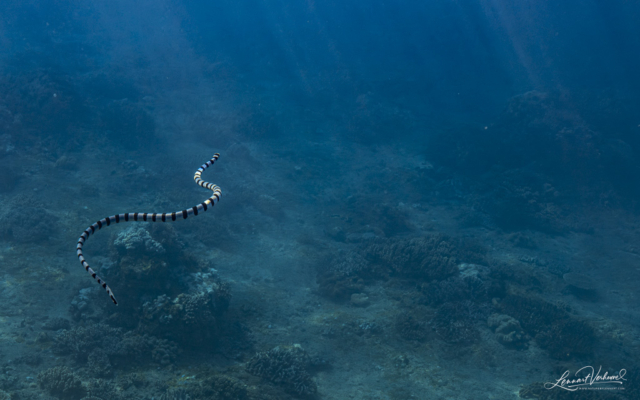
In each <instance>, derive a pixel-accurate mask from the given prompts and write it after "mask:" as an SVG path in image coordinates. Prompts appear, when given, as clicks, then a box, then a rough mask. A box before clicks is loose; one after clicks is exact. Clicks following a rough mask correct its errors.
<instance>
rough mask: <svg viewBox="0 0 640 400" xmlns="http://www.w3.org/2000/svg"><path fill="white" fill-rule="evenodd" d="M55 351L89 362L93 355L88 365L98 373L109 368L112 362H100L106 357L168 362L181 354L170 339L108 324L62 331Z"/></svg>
mask: <svg viewBox="0 0 640 400" xmlns="http://www.w3.org/2000/svg"><path fill="white" fill-rule="evenodd" d="M54 351H55V352H56V353H59V354H68V355H71V356H73V357H75V358H76V359H77V360H78V361H85V360H87V361H89V357H90V356H91V361H90V362H89V363H88V367H89V368H90V370H91V371H92V372H95V373H97V374H98V376H100V374H104V373H108V371H109V367H108V364H105V365H102V366H97V364H96V363H98V362H101V361H100V360H103V361H104V360H105V357H106V360H108V361H109V362H110V364H112V365H116V364H117V365H132V364H134V363H140V362H144V361H149V360H152V361H154V362H157V363H159V364H161V365H167V364H170V363H171V362H173V360H175V358H176V356H177V354H178V348H177V345H176V344H175V343H173V342H171V341H169V340H166V339H158V338H156V337H154V336H149V335H141V334H138V333H135V332H127V333H124V334H123V333H122V330H121V329H116V328H111V327H109V326H108V325H104V324H93V325H89V326H86V327H77V328H74V329H72V330H68V331H67V330H63V331H60V332H59V333H58V335H57V336H56V337H55V338H54Z"/></svg>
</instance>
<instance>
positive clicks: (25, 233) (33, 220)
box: [0, 205, 58, 243]
mask: <svg viewBox="0 0 640 400" xmlns="http://www.w3.org/2000/svg"><path fill="white" fill-rule="evenodd" d="M57 222H58V218H57V217H56V216H54V215H53V214H51V213H50V212H49V211H47V210H45V209H44V208H40V207H25V206H22V205H21V206H20V210H19V212H18V210H17V209H11V210H9V212H7V213H6V214H5V215H4V216H3V217H2V218H0V237H2V238H5V239H7V240H12V241H15V242H18V243H38V242H43V241H46V240H48V239H49V237H51V236H53V235H54V234H55V231H56V228H55V227H56V226H57Z"/></svg>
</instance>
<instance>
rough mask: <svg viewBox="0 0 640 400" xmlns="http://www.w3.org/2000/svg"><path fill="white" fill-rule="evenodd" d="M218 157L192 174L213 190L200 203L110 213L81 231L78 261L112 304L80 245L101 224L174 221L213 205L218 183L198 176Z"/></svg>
mask: <svg viewBox="0 0 640 400" xmlns="http://www.w3.org/2000/svg"><path fill="white" fill-rule="evenodd" d="M218 157H220V154H218V153H216V154H214V155H213V157H212V158H211V160H209V161H207V162H206V163H205V164H202V166H201V167H200V168H198V170H197V171H196V173H195V175H194V176H193V179H194V180H195V181H196V183H197V184H198V185H200V186H202V187H203V188H206V189H209V190H212V191H213V195H212V196H211V197H209V198H208V199H206V200H205V201H203V202H202V203H200V204H198V205H197V206H193V207H191V208H187V209H186V210H182V211H176V212H170V213H126V214H116V215H112V216H110V217H106V218H103V219H101V220H99V221H97V222H96V223H94V224H93V225H91V226H90V227H88V228H87V229H85V230H84V232H82V235H80V239H78V245H77V246H76V249H77V251H78V259H79V260H80V263H81V264H82V266H83V267H84V269H85V270H86V271H87V272H88V273H89V274H91V276H92V277H93V279H95V280H96V281H97V282H98V284H100V286H102V288H103V289H104V290H106V291H107V294H108V295H109V297H110V298H111V300H112V301H113V303H114V304H116V305H118V302H117V301H116V297H115V296H114V295H113V292H112V291H111V288H110V287H109V285H107V282H105V281H104V280H102V278H100V277H99V276H98V275H97V274H96V273H95V271H94V270H93V269H92V268H91V267H90V266H89V263H87V261H86V260H85V259H84V256H83V255H82V246H83V245H84V242H85V241H86V240H87V239H88V238H89V236H91V235H92V234H93V233H95V232H96V231H98V230H100V229H102V227H103V226H105V225H106V226H109V225H111V223H113V222H115V223H116V224H117V223H119V222H121V221H126V222H128V221H152V222H160V221H162V222H166V221H175V220H177V219H187V218H188V217H189V216H190V215H198V213H200V212H203V211H207V210H208V209H209V207H213V206H214V205H215V204H216V203H217V202H218V201H219V200H220V195H221V194H222V191H221V190H220V187H219V186H218V185H214V184H213V183H209V182H205V181H203V180H202V179H201V178H200V176H201V175H202V172H204V170H205V169H207V168H209V167H210V166H212V165H213V163H214V162H216V160H217V159H218Z"/></svg>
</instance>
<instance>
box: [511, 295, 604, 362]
mask: <svg viewBox="0 0 640 400" xmlns="http://www.w3.org/2000/svg"><path fill="white" fill-rule="evenodd" d="M498 308H499V309H501V310H502V312H503V313H505V314H507V315H510V316H511V317H513V318H515V319H516V320H518V321H519V322H520V325H521V326H522V328H523V329H524V330H525V332H526V333H527V334H529V335H530V336H532V337H534V338H535V339H536V342H537V343H538V344H539V345H540V347H542V348H543V349H545V350H547V351H548V352H549V355H550V356H551V357H553V358H556V359H561V360H565V359H570V358H573V357H576V356H586V355H589V354H591V352H592V351H593V346H594V344H595V343H596V342H597V337H596V335H595V332H594V330H593V328H592V327H591V326H589V325H588V324H587V323H585V322H584V321H581V320H577V319H575V318H574V317H572V316H571V315H569V314H568V313H567V312H566V311H564V310H562V309H561V308H559V307H558V306H556V305H553V304H550V303H548V302H546V301H544V300H542V299H539V298H536V297H532V296H525V295H518V294H510V295H508V296H506V297H505V298H504V299H503V300H502V301H501V302H500V303H499V305H498Z"/></svg>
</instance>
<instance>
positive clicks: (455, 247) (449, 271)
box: [365, 234, 485, 281]
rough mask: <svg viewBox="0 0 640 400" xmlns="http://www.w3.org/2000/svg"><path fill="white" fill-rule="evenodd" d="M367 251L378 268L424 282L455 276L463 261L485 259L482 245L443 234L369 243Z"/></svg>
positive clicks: (473, 261)
mask: <svg viewBox="0 0 640 400" xmlns="http://www.w3.org/2000/svg"><path fill="white" fill-rule="evenodd" d="M365 253H366V258H367V259H368V260H370V262H371V263H372V264H373V267H372V268H374V269H379V270H382V271H384V270H388V271H389V273H392V274H396V275H398V276H401V277H406V278H414V279H419V280H424V281H431V280H442V279H446V278H448V277H450V276H453V275H454V274H455V273H456V272H458V268H457V264H459V263H461V262H471V263H483V262H484V261H485V259H484V253H485V250H484V249H482V248H481V247H479V246H476V245H473V244H471V243H465V242H463V241H461V240H458V239H454V238H451V237H448V236H446V235H440V234H436V235H430V236H425V237H421V238H415V239H387V240H383V241H378V242H376V243H373V244H371V245H369V246H368V248H367V249H366V250H365Z"/></svg>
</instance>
